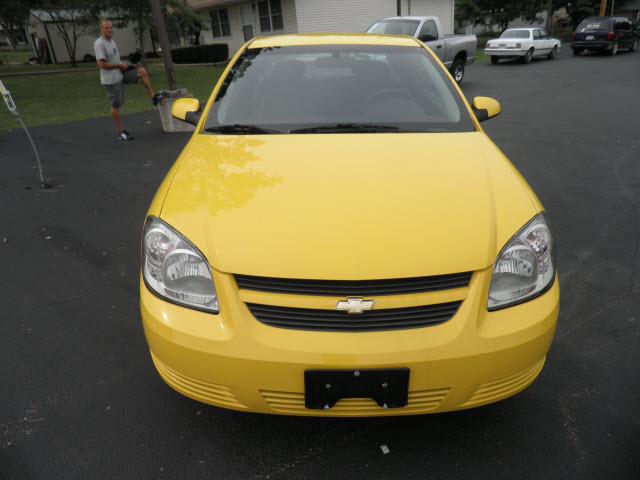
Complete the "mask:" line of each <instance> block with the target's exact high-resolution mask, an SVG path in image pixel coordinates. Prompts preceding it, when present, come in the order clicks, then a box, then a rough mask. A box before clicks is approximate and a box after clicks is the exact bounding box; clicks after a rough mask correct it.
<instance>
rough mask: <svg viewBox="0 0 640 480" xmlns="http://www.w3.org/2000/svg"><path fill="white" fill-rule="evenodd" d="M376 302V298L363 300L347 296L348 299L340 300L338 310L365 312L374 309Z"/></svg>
mask: <svg viewBox="0 0 640 480" xmlns="http://www.w3.org/2000/svg"><path fill="white" fill-rule="evenodd" d="M375 303H376V302H375V301H374V300H363V299H362V298H347V299H346V300H340V301H339V302H338V305H336V310H340V311H341V312H347V313H349V314H351V313H363V312H364V311H365V310H373V305H374V304H375Z"/></svg>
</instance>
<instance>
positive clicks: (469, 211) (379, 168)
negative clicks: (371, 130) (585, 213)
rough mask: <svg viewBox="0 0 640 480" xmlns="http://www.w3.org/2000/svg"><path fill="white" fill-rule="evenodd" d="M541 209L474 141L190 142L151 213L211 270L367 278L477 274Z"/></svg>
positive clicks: (389, 137)
mask: <svg viewBox="0 0 640 480" xmlns="http://www.w3.org/2000/svg"><path fill="white" fill-rule="evenodd" d="M540 209H541V207H540V204H539V202H538V201H537V199H536V198H535V195H533V193H532V192H531V191H530V189H529V188H528V186H527V185H526V183H525V182H524V180H523V179H522V178H521V177H520V175H519V174H518V173H517V172H516V171H515V169H514V168H513V167H512V165H511V164H510V163H509V162H508V161H507V160H506V159H505V158H504V156H503V155H502V154H501V153H500V152H499V150H498V149H497V148H496V147H495V146H494V145H493V144H492V143H491V141H490V140H489V139H488V138H487V137H486V136H485V135H484V134H483V133H480V132H477V133H476V132H474V133H443V134H341V135H331V134H315V135H313V134H312V135H253V136H248V135H239V136H235V135H234V136H229V135H196V136H195V137H194V138H193V139H192V140H191V141H190V142H189V144H188V146H187V147H186V149H185V152H184V153H183V155H182V157H181V159H180V164H179V168H178V170H177V173H176V175H175V177H174V179H173V182H172V183H171V187H170V188H169V191H168V193H167V196H166V198H165V202H164V205H163V207H162V212H161V216H162V218H163V219H164V220H165V221H167V222H168V223H169V224H170V225H172V226H173V227H175V228H176V229H177V230H178V231H180V232H182V233H183V234H184V235H186V236H187V237H188V238H189V239H190V240H191V241H192V242H193V243H194V244H195V245H196V246H197V247H198V248H200V249H201V250H202V251H203V253H204V254H205V255H206V257H207V259H208V260H209V262H210V263H211V264H212V265H213V267H214V268H216V269H218V270H220V271H224V272H231V273H243V274H252V275H260V276H274V277H290V278H317V279H365V278H393V277H396V278H399V277H411V276H422V275H436V274H445V273H454V272H462V271H470V270H478V269H483V268H486V267H488V266H490V265H491V264H492V263H493V261H494V259H495V255H496V254H497V252H498V251H499V250H500V248H501V247H502V246H503V245H504V243H505V242H506V241H507V240H508V239H509V238H510V237H511V236H512V235H513V234H514V233H515V232H516V231H517V230H518V229H519V228H520V227H521V226H522V225H523V224H524V223H526V222H527V221H528V220H529V219H530V218H531V217H533V216H534V215H535V214H536V213H537V212H538V211H540Z"/></svg>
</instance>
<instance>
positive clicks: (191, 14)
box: [165, 0, 209, 45]
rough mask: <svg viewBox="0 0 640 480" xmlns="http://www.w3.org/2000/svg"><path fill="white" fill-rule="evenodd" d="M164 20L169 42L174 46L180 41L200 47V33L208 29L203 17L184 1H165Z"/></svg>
mask: <svg viewBox="0 0 640 480" xmlns="http://www.w3.org/2000/svg"><path fill="white" fill-rule="evenodd" d="M165 18H166V21H167V31H168V33H169V40H170V41H171V43H173V44H174V45H177V44H179V43H181V41H182V40H184V41H186V43H187V44H189V45H200V33H201V32H202V31H203V30H208V29H209V24H208V22H207V20H206V19H205V17H204V16H203V15H202V14H200V13H198V12H196V11H195V10H193V8H192V7H191V5H189V4H188V3H187V1H186V0H167V1H166V12H165Z"/></svg>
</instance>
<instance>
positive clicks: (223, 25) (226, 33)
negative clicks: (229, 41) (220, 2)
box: [209, 8, 231, 38]
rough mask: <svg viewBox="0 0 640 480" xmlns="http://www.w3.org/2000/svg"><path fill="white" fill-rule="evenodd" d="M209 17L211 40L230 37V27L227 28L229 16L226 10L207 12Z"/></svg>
mask: <svg viewBox="0 0 640 480" xmlns="http://www.w3.org/2000/svg"><path fill="white" fill-rule="evenodd" d="M209 17H211V35H213V38H222V37H230V36H231V27H230V26H229V14H228V13H227V9H226V8H220V9H218V10H209Z"/></svg>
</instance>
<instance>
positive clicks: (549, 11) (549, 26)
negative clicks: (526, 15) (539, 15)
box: [545, 0, 553, 35]
mask: <svg viewBox="0 0 640 480" xmlns="http://www.w3.org/2000/svg"><path fill="white" fill-rule="evenodd" d="M546 10H547V21H546V22H545V29H546V30H547V33H548V34H549V35H551V30H552V28H553V21H552V20H553V0H549V1H548V2H547V8H546Z"/></svg>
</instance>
